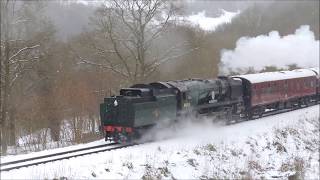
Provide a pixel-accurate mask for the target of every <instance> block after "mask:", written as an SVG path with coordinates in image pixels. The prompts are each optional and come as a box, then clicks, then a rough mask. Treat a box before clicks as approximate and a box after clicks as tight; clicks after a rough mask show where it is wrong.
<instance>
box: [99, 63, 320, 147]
mask: <svg viewBox="0 0 320 180" xmlns="http://www.w3.org/2000/svg"><path fill="white" fill-rule="evenodd" d="M319 101H320V76H319V68H311V69H298V70H293V71H278V72H267V73H258V74H247V75H238V76H232V77H224V76H221V77H218V78H217V79H208V80H203V79H188V80H180V81H167V82H153V83H150V84H135V85H133V86H131V87H130V88H123V89H121V90H120V95H118V96H112V97H107V98H105V99H104V102H103V103H102V104H101V105H100V117H101V124H102V127H103V131H104V133H105V138H106V140H113V141H116V142H124V141H130V140H131V139H132V138H137V137H139V136H140V135H141V134H143V132H144V131H145V130H148V129H150V127H152V126H155V125H157V124H159V123H162V122H166V123H167V122H169V124H170V123H174V122H176V121H183V120H185V119H186V118H184V117H187V116H190V115H195V116H210V117H216V118H212V119H213V120H214V119H218V120H223V121H224V122H225V123H230V122H232V121H237V120H248V119H253V118H254V117H262V116H263V115H264V114H268V113H270V112H272V111H279V110H292V109H297V108H300V107H304V106H309V105H311V104H316V103H319ZM200 119H201V118H196V120H200Z"/></svg>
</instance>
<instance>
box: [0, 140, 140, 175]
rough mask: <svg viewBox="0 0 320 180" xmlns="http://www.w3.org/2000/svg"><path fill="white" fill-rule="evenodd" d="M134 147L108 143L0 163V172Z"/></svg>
mask: <svg viewBox="0 0 320 180" xmlns="http://www.w3.org/2000/svg"><path fill="white" fill-rule="evenodd" d="M134 145H137V144H136V143H130V144H118V143H109V144H103V145H97V146H92V147H86V148H80V149H75V150H70V151H64V152H59V153H55V154H47V155H42V156H37V157H32V158H26V159H21V160H15V161H9V162H4V163H1V170H0V172H4V171H10V170H13V169H19V168H23V167H29V166H35V165H39V164H45V163H49V162H54V161H59V160H63V159H70V158H74V157H79V156H84V155H89V154H94V153H99V152H105V151H112V150H116V149H121V148H125V147H129V146H134Z"/></svg>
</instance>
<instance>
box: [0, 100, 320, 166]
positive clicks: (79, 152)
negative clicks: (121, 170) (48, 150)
mask: <svg viewBox="0 0 320 180" xmlns="http://www.w3.org/2000/svg"><path fill="white" fill-rule="evenodd" d="M316 105H319V102H315V103H314V104H312V105H309V106H304V107H299V108H291V109H283V110H277V111H269V112H267V113H265V114H263V116H262V117H268V116H273V115H277V114H282V113H286V112H290V111H294V110H299V109H304V108H308V107H311V106H316ZM262 117H254V118H252V119H250V121H251V120H256V119H259V118H262ZM245 121H248V120H246V119H237V120H236V121H235V122H231V123H230V124H229V125H231V124H237V123H241V122H245ZM134 145H138V144H137V143H129V144H118V143H109V144H102V145H97V146H92V147H85V148H80V149H75V150H69V151H64V152H59V153H55V154H47V155H42V156H37V157H32V158H26V159H20V160H15V161H9V162H4V163H1V169H0V172H4V171H10V170H13V169H19V168H23V167H29V166H35V165H39V164H45V163H49V162H54V161H59V160H63V159H70V158H74V157H79V156H84V155H89V154H94V153H99V152H105V151H112V150H117V149H121V148H126V147H129V146H134Z"/></svg>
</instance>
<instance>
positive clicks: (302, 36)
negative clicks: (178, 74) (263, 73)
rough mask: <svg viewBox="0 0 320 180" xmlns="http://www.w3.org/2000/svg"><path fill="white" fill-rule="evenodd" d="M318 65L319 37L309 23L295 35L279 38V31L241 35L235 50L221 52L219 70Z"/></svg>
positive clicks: (221, 71)
mask: <svg viewBox="0 0 320 180" xmlns="http://www.w3.org/2000/svg"><path fill="white" fill-rule="evenodd" d="M290 64H296V65H298V66H299V67H306V68H307V67H319V40H316V39H315V36H314V33H313V32H312V31H310V28H309V26H308V25H304V26H301V27H300V28H299V29H297V30H296V32H295V33H294V34H290V35H287V36H283V37H281V36H280V35H279V32H278V31H272V32H270V33H269V35H260V36H257V37H242V38H240V39H239V40H238V41H237V44H236V48H235V49H234V50H225V49H224V50H222V51H221V64H220V68H219V69H220V73H221V74H228V73H230V71H235V72H239V71H240V72H241V70H242V72H244V71H245V70H246V69H248V68H249V67H253V68H254V70H258V71H260V70H262V69H263V68H264V67H265V66H276V67H279V68H280V67H281V68H287V65H290Z"/></svg>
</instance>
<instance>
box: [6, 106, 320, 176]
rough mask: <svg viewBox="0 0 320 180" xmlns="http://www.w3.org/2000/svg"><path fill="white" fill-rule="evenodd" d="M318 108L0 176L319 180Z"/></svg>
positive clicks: (192, 130) (191, 130)
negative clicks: (292, 177) (287, 179)
mask: <svg viewBox="0 0 320 180" xmlns="http://www.w3.org/2000/svg"><path fill="white" fill-rule="evenodd" d="M319 107H320V106H319V105H318V106H313V107H309V108H305V109H301V110H296V111H293V112H289V113H285V114H280V115H276V116H272V117H265V118H261V119H259V120H254V121H247V122H243V123H239V124H235V125H230V126H224V127H217V126H213V125H211V126H209V125H207V124H206V125H205V126H203V125H199V124H198V125H195V124H192V125H187V126H186V127H185V128H184V129H183V130H182V131H180V132H179V133H177V134H176V136H175V137H174V138H170V139H167V140H163V141H157V142H154V143H149V144H145V145H139V146H134V147H130V148H126V149H120V150H116V151H110V152H103V153H98V154H93V155H88V156H83V157H79V158H72V159H69V160H63V161H58V162H52V163H47V164H44V165H39V166H33V167H29V168H21V169H19V170H12V171H9V172H2V173H1V178H2V179H19V178H20V179H44V178H48V179H52V178H61V177H66V178H68V179H84V178H85V179H123V178H129V179H141V178H149V177H152V178H163V179H173V178H175V179H209V178H219V179H220V178H232V179H234V178H236V179H240V178H266V179H270V178H282V179H286V178H287V177H289V176H296V177H303V178H305V179H317V178H319V151H318V149H319Z"/></svg>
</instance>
